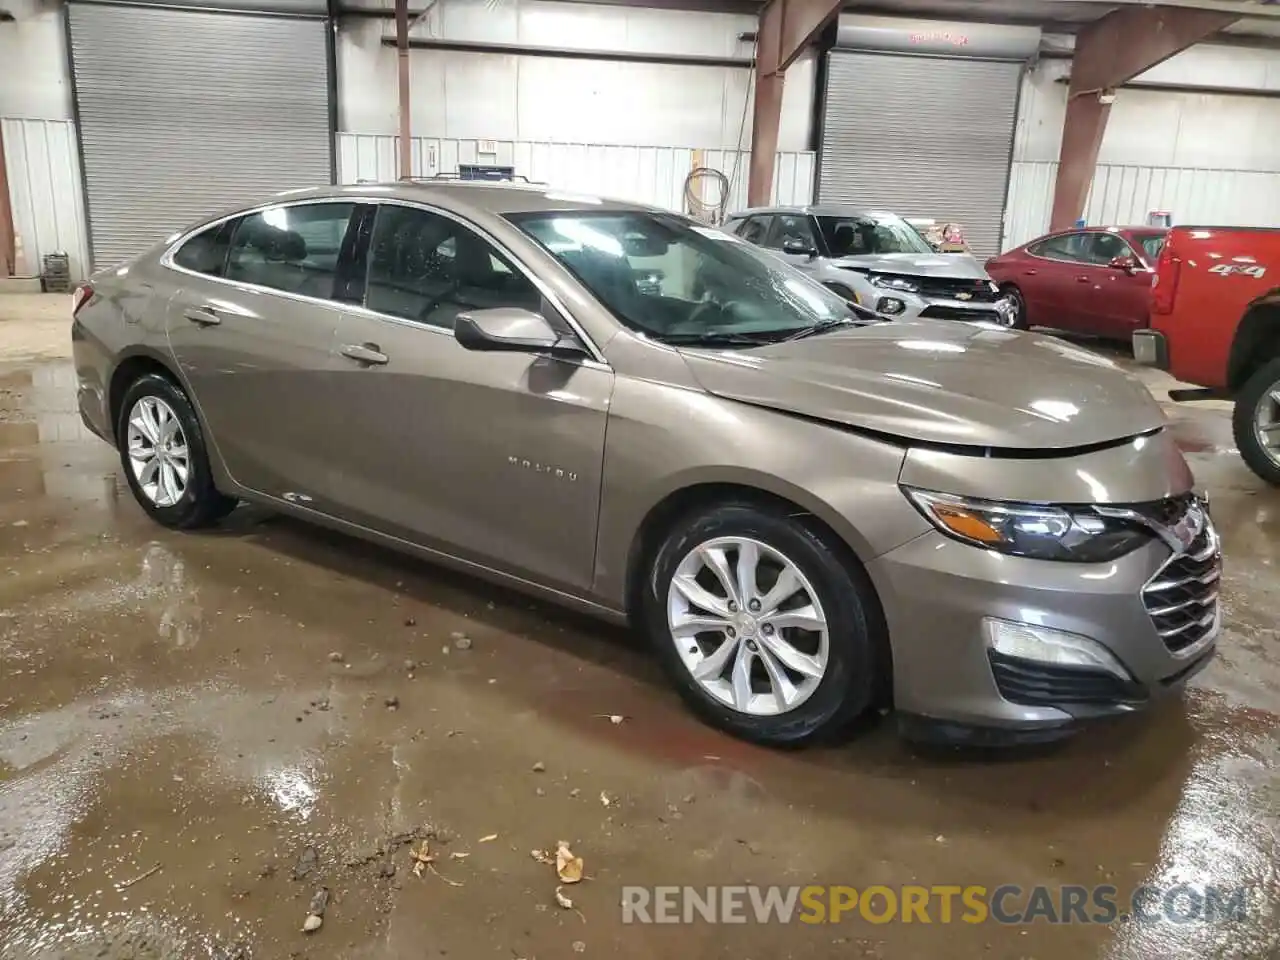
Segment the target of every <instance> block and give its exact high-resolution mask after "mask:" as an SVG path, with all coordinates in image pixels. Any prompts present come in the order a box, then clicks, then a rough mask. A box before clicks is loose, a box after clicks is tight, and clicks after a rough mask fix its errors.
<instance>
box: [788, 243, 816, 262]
mask: <svg viewBox="0 0 1280 960" xmlns="http://www.w3.org/2000/svg"><path fill="white" fill-rule="evenodd" d="M782 252H783V253H789V254H792V255H793V256H797V257H809V258H810V259H812V258H813V257H816V256H817V255H818V251H817V250H815V249H813V244H811V243H809V241H807V240H784V241H783V242H782Z"/></svg>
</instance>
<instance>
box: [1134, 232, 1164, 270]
mask: <svg viewBox="0 0 1280 960" xmlns="http://www.w3.org/2000/svg"><path fill="white" fill-rule="evenodd" d="M1137 240H1138V242H1139V243H1140V244H1142V253H1143V255H1144V256H1145V257H1146V258H1147V261H1148V262H1149V263H1155V262H1156V260H1158V259H1159V258H1160V250H1161V249H1162V248H1163V247H1164V234H1163V233H1140V234H1138V236H1137Z"/></svg>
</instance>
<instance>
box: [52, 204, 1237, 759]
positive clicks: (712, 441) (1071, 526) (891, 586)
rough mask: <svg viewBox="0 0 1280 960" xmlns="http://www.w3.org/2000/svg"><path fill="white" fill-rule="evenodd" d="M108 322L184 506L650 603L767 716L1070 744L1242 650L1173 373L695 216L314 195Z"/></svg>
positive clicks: (721, 698)
mask: <svg viewBox="0 0 1280 960" xmlns="http://www.w3.org/2000/svg"><path fill="white" fill-rule="evenodd" d="M73 337H74V346H75V357H76V365H77V368H78V374H79V381H80V405H81V410H82V412H83V415H84V418H85V420H86V422H87V423H88V424H89V425H90V426H91V428H92V429H94V430H95V431H96V432H97V433H98V434H99V435H101V436H102V437H103V438H105V439H107V440H109V441H110V442H112V443H113V444H115V445H116V446H117V447H118V448H119V450H120V454H121V461H122V464H123V468H124V471H125V474H126V476H127V477H128V481H129V484H130V486H131V487H132V489H133V492H134V494H135V496H136V497H137V499H138V502H139V503H140V504H141V505H142V507H143V508H144V509H145V510H146V511H147V512H148V513H149V514H150V515H151V516H152V517H154V518H155V519H156V520H157V521H159V522H160V523H163V524H165V525H168V526H171V527H177V528H189V527H194V526H198V525H201V524H206V523H211V522H214V521H216V520H218V519H219V518H220V517H222V516H223V515H225V514H226V513H227V512H229V511H230V510H231V509H232V508H233V507H234V506H235V504H236V503H237V501H239V500H254V501H258V502H261V503H266V504H270V505H272V506H274V507H276V508H278V509H279V510H281V511H285V512H288V513H291V514H294V515H297V516H300V517H303V518H306V519H310V520H314V521H316V522H319V523H324V524H327V525H329V526H332V527H336V528H338V529H340V530H345V531H348V532H350V533H353V534H355V535H357V536H362V537H366V538H369V539H373V540H377V541H380V542H383V543H387V544H391V545H393V546H395V547H398V548H401V549H404V550H408V551H411V552H414V553H417V554H419V555H422V556H426V557H429V558H432V559H435V560H439V561H442V562H445V563H448V564H451V565H454V566H457V567H461V568H463V569H466V570H469V571H473V572H475V573H476V574H479V575H481V576H485V577H488V578H490V579H493V580H496V581H499V582H502V583H505V584H508V585H512V586H515V587H517V588H519V589H524V590H528V591H531V592H534V593H538V594H541V595H543V596H545V597H549V598H551V599H554V600H556V601H559V602H562V603H566V604H570V605H573V606H576V607H578V608H581V609H585V610H587V611H590V612H592V613H596V614H599V615H601V616H605V617H610V618H615V619H619V620H629V621H630V622H632V623H633V624H635V625H636V626H637V628H638V629H640V630H643V631H644V632H645V633H647V634H648V635H649V637H650V638H651V639H652V641H653V643H654V648H655V650H656V651H657V653H658V655H659V657H660V658H661V659H662V661H663V663H664V664H665V665H666V667H667V669H668V672H669V673H670V676H671V677H672V679H673V680H674V682H675V684H676V686H677V687H678V688H679V690H680V691H681V693H682V694H683V695H684V697H685V698H686V699H687V700H688V702H689V703H690V704H691V705H692V706H693V707H695V708H696V709H697V710H699V711H700V712H701V714H702V715H703V716H705V717H707V718H708V719H710V720H711V721H713V722H715V723H716V724H718V725H720V726H721V727H723V728H725V729H727V730H729V731H731V732H733V733H736V734H739V735H742V736H746V737H750V738H753V739H755V740H758V741H762V742H769V743H786V742H796V741H801V740H804V739H806V738H808V737H810V736H812V735H814V734H817V733H819V732H820V731H824V730H830V729H833V728H836V727H838V726H840V725H841V724H844V723H845V722H847V721H849V720H850V719H852V718H854V717H856V716H858V715H859V714H861V713H863V712H864V711H866V710H868V709H869V708H871V707H873V706H875V705H878V704H881V703H885V704H887V703H892V704H894V705H895V706H896V708H897V710H898V711H899V715H900V716H901V717H903V718H904V719H915V720H919V721H923V724H922V725H920V726H918V727H915V728H914V729H917V730H919V731H921V732H939V731H941V732H943V733H947V734H953V735H958V736H966V737H968V736H973V735H975V734H977V735H986V734H989V733H991V732H992V731H997V732H1000V733H1012V734H1014V735H1017V736H1029V737H1052V736H1058V735H1060V734H1061V733H1063V732H1064V731H1066V730H1069V729H1071V728H1072V727H1073V726H1074V724H1075V723H1076V721H1078V720H1080V719H1083V718H1087V717H1092V716H1097V715H1100V714H1109V713H1118V712H1125V711H1129V710H1132V709H1135V708H1136V707H1139V706H1142V705H1144V704H1145V703H1147V702H1148V701H1149V700H1150V699H1151V698H1153V697H1154V696H1156V695H1157V694H1161V693H1165V692H1168V691H1177V690H1179V689H1181V687H1182V685H1183V683H1184V682H1185V680H1186V679H1187V677H1189V676H1190V675H1192V674H1193V673H1195V672H1196V671H1197V670H1199V669H1200V668H1202V667H1203V666H1204V665H1205V664H1206V662H1207V661H1208V659H1209V658H1210V657H1211V656H1212V654H1213V648H1214V640H1215V637H1216V634H1217V631H1218V627H1219V604H1218V588H1217V577H1218V569H1219V563H1220V560H1219V553H1218V544H1217V538H1216V535H1215V534H1214V531H1213V527H1212V524H1211V523H1210V521H1209V518H1208V513H1207V509H1206V507H1205V505H1204V504H1203V503H1202V501H1201V500H1200V499H1199V498H1198V497H1197V496H1196V495H1195V493H1194V492H1193V489H1192V478H1191V475H1190V473H1189V471H1188V469H1187V466H1186V464H1185V462H1184V461H1183V459H1182V456H1181V454H1180V453H1179V452H1178V450H1177V449H1176V448H1175V446H1174V444H1173V441H1172V439H1171V438H1170V436H1169V435H1168V433H1167V431H1166V430H1165V429H1164V419H1163V416H1162V415H1161V412H1160V410H1159V408H1158V407H1157V405H1156V404H1155V403H1154V402H1153V401H1152V399H1151V397H1150V396H1149V395H1148V394H1147V392H1146V390H1145V389H1144V388H1143V387H1142V385H1141V384H1139V383H1137V382H1136V381H1135V380H1133V379H1132V378H1130V377H1129V376H1127V375H1126V374H1125V373H1124V372H1122V371H1121V370H1119V369H1116V368H1115V367H1114V366H1113V365H1112V364H1111V363H1109V362H1108V361H1105V360H1102V359H1099V358H1098V357H1096V356H1093V355H1092V354H1089V353H1085V352H1083V351H1080V350H1077V349H1075V348H1073V347H1070V346H1067V345H1064V344H1061V343H1059V342H1058V341H1055V340H1052V339H1048V338H1045V337H1040V336H1036V335H1031V334H1024V333H1019V332H1016V331H1011V330H1008V329H1001V328H998V327H994V326H985V325H979V324H967V323H936V322H931V321H910V322H901V323H897V322H894V323H886V322H879V321H874V320H872V319H868V318H867V317H866V316H865V315H864V314H862V313H860V312H857V311H856V308H854V307H851V306H850V305H849V304H847V303H846V302H845V301H844V300H842V299H841V298H840V297H838V296H836V295H834V294H832V293H830V292H829V291H827V290H825V289H824V288H822V287H821V286H819V285H818V284H816V283H815V282H814V281H812V280H809V279H807V278H806V277H804V276H803V275H802V274H800V273H798V272H797V271H795V270H793V269H792V268H791V267H789V266H787V265H786V264H784V263H781V262H779V261H777V260H776V259H774V258H772V257H770V256H768V255H767V254H764V253H762V252H760V251H758V250H754V249H753V248H752V247H750V246H749V245H747V244H744V243H742V242H741V241H739V240H737V239H736V238H734V237H732V236H730V235H728V234H725V233H722V232H720V231H717V230H713V229H710V228H707V227H705V226H702V225H699V224H697V223H694V222H692V221H690V220H688V219H686V218H684V217H681V216H678V215H675V214H671V213H666V212H662V211H658V210H652V209H648V208H643V207H638V206H635V205H628V204H622V203H614V202H609V201H604V200H601V199H599V198H591V197H581V198H574V197H566V196H562V195H557V194H554V193H548V192H545V191H544V190H542V189H533V188H518V187H512V186H505V185H474V184H458V183H453V184H438V185H413V184H401V185H382V186H377V185H366V186H359V187H349V188H326V189H321V190H315V191H303V192H294V193H291V194H288V195H284V196H280V197H276V198H272V199H270V200H268V201H266V202H264V203H261V204H259V205H255V206H252V207H247V208H244V209H240V210H236V211H233V212H230V213H228V214H226V215H225V216H221V217H218V218H216V219H213V220H210V221H208V222H206V223H202V224H199V225H198V226H195V227H194V228H192V229H189V230H185V231H183V232H182V233H180V234H177V235H175V236H173V237H171V238H169V239H168V240H167V241H165V242H163V243H161V244H158V245H157V246H156V247H155V248H154V249H152V250H150V251H148V252H146V253H144V254H142V255H141V256H139V257H138V258H136V259H134V260H133V261H131V262H129V263H127V264H123V265H121V266H118V267H114V268H112V269H109V270H105V271H102V272H100V273H99V274H97V275H96V276H95V277H94V278H93V280H92V281H91V283H90V284H88V285H87V286H86V287H84V288H83V289H82V290H81V291H80V293H79V295H78V299H77V307H76V311H75V322H74V330H73Z"/></svg>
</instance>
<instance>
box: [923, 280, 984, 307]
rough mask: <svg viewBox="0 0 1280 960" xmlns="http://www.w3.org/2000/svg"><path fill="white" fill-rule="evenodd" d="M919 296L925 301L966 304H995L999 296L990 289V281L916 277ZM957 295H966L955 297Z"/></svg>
mask: <svg viewBox="0 0 1280 960" xmlns="http://www.w3.org/2000/svg"><path fill="white" fill-rule="evenodd" d="M914 279H915V281H916V282H917V283H918V284H920V296H922V297H924V298H925V299H926V300H957V299H958V300H964V301H966V302H968V303H995V302H996V301H997V300H999V299H1000V294H998V293H996V292H995V291H994V290H992V289H991V281H990V280H954V279H948V278H947V277H916V278H914ZM957 294H968V296H967V297H965V296H957Z"/></svg>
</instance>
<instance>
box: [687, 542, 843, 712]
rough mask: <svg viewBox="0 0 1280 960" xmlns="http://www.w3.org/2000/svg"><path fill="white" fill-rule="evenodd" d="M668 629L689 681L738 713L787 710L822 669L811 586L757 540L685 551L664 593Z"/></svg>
mask: <svg viewBox="0 0 1280 960" xmlns="http://www.w3.org/2000/svg"><path fill="white" fill-rule="evenodd" d="M667 627H668V630H669V632H670V635H671V640H672V642H673V643H674V644H675V645H676V650H677V652H678V653H679V655H680V659H681V660H682V662H683V663H684V666H685V668H686V669H687V670H688V671H689V673H690V675H692V677H693V678H694V680H696V681H697V682H698V684H699V685H700V686H701V687H702V689H703V690H704V691H705V692H706V693H707V694H709V695H710V696H712V697H714V698H715V699H716V700H717V701H719V702H720V703H722V704H724V705H725V706H727V707H730V708H731V709H733V710H737V711H739V712H740V713H745V714H749V715H752V716H772V715H776V714H781V713H786V712H788V711H790V710H794V709H795V708H796V707H798V706H800V704H802V703H804V702H805V701H806V700H807V699H809V697H810V696H812V695H813V692H814V691H815V690H816V689H817V688H818V686H819V684H821V682H822V678H823V677H824V676H825V674H826V670H827V661H828V655H829V637H828V631H827V619H826V615H825V614H824V612H823V609H822V603H821V601H820V600H819V598H818V595H817V592H816V591H815V590H814V588H813V585H812V584H811V583H810V582H809V580H808V578H806V577H805V575H804V574H803V573H802V572H801V570H800V568H799V567H798V566H797V565H796V564H795V563H794V561H792V560H790V559H789V558H788V557H786V556H785V555H784V554H783V553H782V552H781V551H779V550H776V549H775V548H773V547H771V546H769V545H768V544H765V543H761V542H760V541H758V540H752V539H749V538H745V537H717V538H715V539H712V540H708V541H706V542H705V543H702V544H699V545H698V546H697V547H695V548H694V549H692V550H691V551H689V553H688V554H686V555H685V557H684V558H683V559H682V560H681V561H680V564H679V566H677V567H676V571H675V575H674V576H673V577H672V579H671V586H670V588H669V589H668V592H667Z"/></svg>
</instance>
